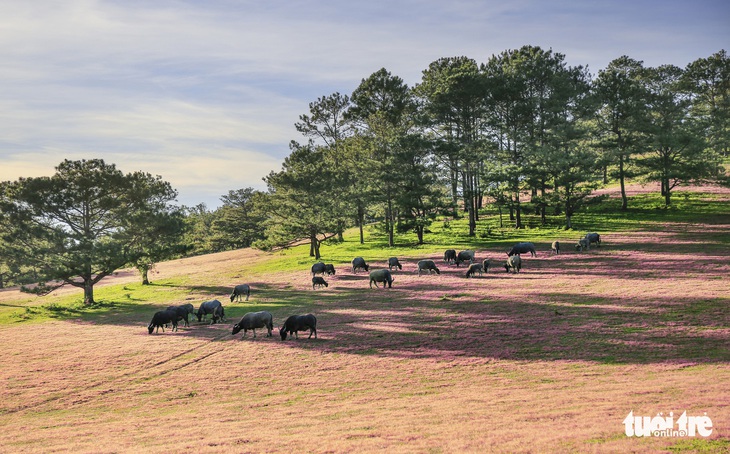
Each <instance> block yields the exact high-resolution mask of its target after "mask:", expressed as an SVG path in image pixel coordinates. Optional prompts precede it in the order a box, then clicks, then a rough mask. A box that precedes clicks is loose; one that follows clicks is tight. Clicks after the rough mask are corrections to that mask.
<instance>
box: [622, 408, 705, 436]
mask: <svg viewBox="0 0 730 454" xmlns="http://www.w3.org/2000/svg"><path fill="white" fill-rule="evenodd" d="M623 424H624V427H625V428H626V436H627V437H694V436H695V435H700V436H702V437H709V436H710V435H711V434H712V420H711V419H710V418H709V416H707V413H705V414H704V416H687V412H686V411H685V412H684V413H682V416H680V417H679V419H677V420H676V421H675V420H674V412H670V413H669V416H664V413H658V414H657V415H656V416H654V417H653V418H652V417H651V416H634V411H633V410H631V411H630V412H629V414H628V416H626V419H624V422H623Z"/></svg>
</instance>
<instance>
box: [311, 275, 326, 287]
mask: <svg viewBox="0 0 730 454" xmlns="http://www.w3.org/2000/svg"><path fill="white" fill-rule="evenodd" d="M323 285H324V286H325V287H329V285H328V284H327V281H325V280H324V278H323V277H321V276H314V277H313V278H312V290H314V289H315V287H317V286H319V287H320V288H321V287H322V286H323Z"/></svg>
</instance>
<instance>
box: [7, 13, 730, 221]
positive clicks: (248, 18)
mask: <svg viewBox="0 0 730 454" xmlns="http://www.w3.org/2000/svg"><path fill="white" fill-rule="evenodd" d="M728 24H730V2H727V1H726V0H717V1H714V0H713V1H710V0H695V1H691V2H690V1H679V0H663V1H660V0H635V1H624V0H620V1H593V0H585V1H546V0H513V1H511V2H504V1H503V0H500V1H493V0H482V1H477V0H473V1H472V0H455V1H451V2H443V1H432V0H426V1H416V0H390V1H381V0H370V1H368V2H350V1H328V0H302V1H296V0H288V1H280V0H269V1H265V2H262V1H248V0H206V1H202V0H201V1H194V0H187V1H186V0H156V1H141V0H139V1H137V0H117V1H110V0H106V1H105V0H67V1H61V0H33V1H27V0H5V1H3V2H2V4H0V180H16V179H18V178H19V177H21V176H22V177H30V176H40V175H51V174H53V172H54V167H55V166H56V165H58V164H59V163H60V162H61V161H62V160H63V159H91V158H102V159H104V160H105V161H107V162H109V163H114V164H116V165H117V166H118V167H119V168H120V169H122V170H123V171H125V172H132V171H136V170H142V171H145V172H149V173H151V174H154V175H161V176H162V177H163V178H164V179H165V180H167V181H169V182H170V183H171V184H172V185H173V187H175V188H176V189H177V190H178V191H179V193H180V195H179V198H178V201H179V203H180V204H185V205H196V204H198V203H201V202H202V203H205V204H206V205H208V207H209V208H215V207H216V206H218V205H219V204H220V200H219V198H220V196H222V195H224V194H226V193H227V192H228V191H229V190H232V189H239V188H244V187H248V186H252V187H254V188H257V189H264V184H263V182H262V180H261V178H262V177H264V176H265V175H266V174H268V173H269V172H270V171H272V170H274V171H278V170H280V168H281V162H282V161H283V159H284V157H285V156H286V155H287V154H288V152H289V148H288V144H289V141H290V140H300V141H304V139H303V138H302V137H301V136H300V135H299V133H297V131H296V130H295V128H294V123H295V122H297V121H298V117H299V115H301V114H305V113H308V105H309V103H310V102H312V101H315V100H316V99H317V98H318V97H320V96H327V95H329V94H332V93H334V92H340V93H342V94H350V93H351V92H352V90H354V89H355V88H356V87H357V85H358V84H359V83H360V81H361V80H362V79H363V78H366V77H368V76H369V75H370V74H372V73H373V72H375V71H377V70H378V69H380V68H386V69H387V70H388V71H390V72H391V73H392V74H394V75H397V76H400V77H401V78H403V79H404V80H405V82H406V83H408V84H409V85H411V86H412V85H415V84H416V83H418V82H419V81H420V76H421V72H422V71H423V70H424V69H426V68H427V67H428V65H429V64H430V63H431V62H433V61H435V60H437V59H439V58H442V57H452V56H460V55H465V56H467V57H470V58H473V59H475V60H476V61H478V62H480V63H481V62H485V61H487V60H488V59H489V57H491V56H492V55H495V54H499V53H501V52H502V51H504V50H507V49H516V48H519V47H522V46H523V45H527V44H529V45H534V46H540V47H542V48H544V49H552V50H553V51H555V52H560V53H562V54H564V55H565V56H566V60H567V62H568V64H570V65H584V66H586V65H587V66H588V68H589V70H590V72H591V73H593V74H596V73H597V72H598V71H599V70H600V69H603V68H605V67H606V65H607V64H608V63H609V62H610V61H611V60H613V59H615V58H618V57H620V56H622V55H628V56H630V57H632V58H634V59H637V60H642V61H643V62H644V64H645V65H646V66H658V65H661V64H674V65H678V66H681V67H684V66H685V65H687V64H688V63H690V62H692V61H694V60H696V59H698V58H705V57H708V56H710V55H712V54H713V53H715V52H717V51H719V50H721V49H726V50H730V26H729V25H728Z"/></svg>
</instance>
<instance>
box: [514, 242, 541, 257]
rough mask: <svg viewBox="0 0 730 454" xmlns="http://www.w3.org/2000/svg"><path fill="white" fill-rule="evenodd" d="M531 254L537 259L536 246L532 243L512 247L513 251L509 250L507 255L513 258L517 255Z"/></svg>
mask: <svg viewBox="0 0 730 454" xmlns="http://www.w3.org/2000/svg"><path fill="white" fill-rule="evenodd" d="M528 252H529V253H530V256H532V257H536V256H537V252H535V245H534V244H532V243H517V244H515V245H514V246H512V249H510V250H509V252H508V253H507V255H508V256H510V257H512V256H513V255H515V254H527V253H528Z"/></svg>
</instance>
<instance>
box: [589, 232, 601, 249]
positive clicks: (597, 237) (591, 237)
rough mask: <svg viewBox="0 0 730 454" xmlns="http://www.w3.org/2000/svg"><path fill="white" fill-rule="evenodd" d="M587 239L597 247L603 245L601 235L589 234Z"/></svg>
mask: <svg viewBox="0 0 730 454" xmlns="http://www.w3.org/2000/svg"><path fill="white" fill-rule="evenodd" d="M585 237H586V239H587V240H588V242H589V243H590V244H594V243H595V244H596V246H600V245H601V235H599V234H597V233H595V232H594V233H587V234H586V236H585Z"/></svg>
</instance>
